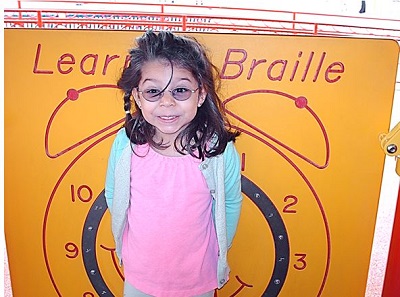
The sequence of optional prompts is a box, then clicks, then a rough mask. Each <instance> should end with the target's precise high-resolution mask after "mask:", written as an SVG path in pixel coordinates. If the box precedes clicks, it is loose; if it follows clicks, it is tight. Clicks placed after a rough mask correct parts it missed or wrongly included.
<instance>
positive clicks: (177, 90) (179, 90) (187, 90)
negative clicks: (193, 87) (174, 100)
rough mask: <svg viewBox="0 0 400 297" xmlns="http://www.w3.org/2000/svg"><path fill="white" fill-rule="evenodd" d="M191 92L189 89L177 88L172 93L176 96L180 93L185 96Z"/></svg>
mask: <svg viewBox="0 0 400 297" xmlns="http://www.w3.org/2000/svg"><path fill="white" fill-rule="evenodd" d="M189 91H190V90H189V89H188V88H183V87H182V88H175V89H174V90H173V91H172V92H173V93H175V94H178V93H181V94H184V93H187V92H189Z"/></svg>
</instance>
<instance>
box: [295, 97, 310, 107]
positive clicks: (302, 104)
mask: <svg viewBox="0 0 400 297" xmlns="http://www.w3.org/2000/svg"><path fill="white" fill-rule="evenodd" d="M294 103H295V104H296V107H298V108H304V107H306V106H307V98H306V97H303V96H300V97H299V98H296V100H295V101H294Z"/></svg>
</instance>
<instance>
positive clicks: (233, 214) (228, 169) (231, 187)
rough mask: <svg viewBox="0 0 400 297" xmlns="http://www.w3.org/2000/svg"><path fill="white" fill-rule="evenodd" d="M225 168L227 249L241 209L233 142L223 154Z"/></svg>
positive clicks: (238, 164) (241, 199) (238, 176)
mask: <svg viewBox="0 0 400 297" xmlns="http://www.w3.org/2000/svg"><path fill="white" fill-rule="evenodd" d="M224 166H225V208H226V226H227V240H228V247H230V246H231V245H232V241H233V237H234V236H235V233H236V229H237V225H238V222H239V217H240V212H241V208H242V201H243V196H242V190H241V173H240V168H241V165H240V158H239V154H238V152H237V150H236V148H235V146H234V143H233V142H229V143H228V145H227V147H226V149H225V152H224Z"/></svg>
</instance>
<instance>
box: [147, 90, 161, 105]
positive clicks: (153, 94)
mask: <svg viewBox="0 0 400 297" xmlns="http://www.w3.org/2000/svg"><path fill="white" fill-rule="evenodd" d="M142 95H143V97H144V99H146V100H148V101H151V102H154V101H157V100H158V99H160V97H161V96H162V92H161V91H160V90H158V89H146V90H144V91H142Z"/></svg>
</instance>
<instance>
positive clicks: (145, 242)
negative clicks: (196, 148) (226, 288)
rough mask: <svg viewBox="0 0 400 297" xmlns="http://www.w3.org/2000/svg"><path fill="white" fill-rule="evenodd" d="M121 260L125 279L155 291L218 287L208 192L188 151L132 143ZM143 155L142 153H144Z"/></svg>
mask: <svg viewBox="0 0 400 297" xmlns="http://www.w3.org/2000/svg"><path fill="white" fill-rule="evenodd" d="M135 150H136V152H137V154H138V155H139V156H137V155H135V154H133V155H132V166H131V204H130V208H129V210H128V224H127V227H126V229H125V233H124V238H123V248H122V260H123V265H124V274H125V279H126V280H127V281H128V282H129V283H130V284H132V285H133V286H134V287H136V288H137V289H139V290H140V291H142V292H144V293H147V294H150V295H154V296H156V297H188V296H194V295H200V294H203V293H205V292H208V291H211V290H213V289H215V288H216V287H217V258H218V245H217V239H216V234H215V228H214V223H213V219H212V197H211V195H210V191H209V189H208V187H207V184H206V181H205V179H204V177H203V175H202V173H201V171H200V170H199V168H198V166H199V163H200V160H198V159H196V158H193V157H192V156H190V155H185V156H181V157H168V156H164V155H161V154H159V153H157V152H155V151H154V150H153V149H150V148H149V146H148V145H140V146H136V148H135ZM142 156H144V157H142Z"/></svg>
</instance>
